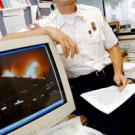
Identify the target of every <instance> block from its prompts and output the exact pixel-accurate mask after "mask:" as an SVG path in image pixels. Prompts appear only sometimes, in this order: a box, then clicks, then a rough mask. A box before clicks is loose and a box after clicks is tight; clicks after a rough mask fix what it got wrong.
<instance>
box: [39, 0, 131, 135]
mask: <svg viewBox="0 0 135 135" xmlns="http://www.w3.org/2000/svg"><path fill="white" fill-rule="evenodd" d="M55 2H56V4H57V7H58V9H56V10H55V11H54V12H52V13H51V14H50V16H49V17H47V18H46V19H43V20H40V21H39V22H37V24H38V25H39V26H41V27H44V26H52V27H55V28H57V29H59V30H60V31H62V32H64V33H66V34H67V35H68V36H69V37H70V38H71V39H72V40H73V41H75V42H76V44H77V47H78V55H75V56H74V57H69V56H68V55H69V54H70V48H69V51H67V52H66V55H62V51H61V49H60V47H58V52H59V54H60V55H61V58H62V61H63V64H64V66H65V70H66V72H67V76H68V78H69V82H70V85H71V88H72V92H73V96H74V99H75V103H76V107H77V109H79V111H80V112H81V113H82V114H85V115H87V116H88V117H89V118H90V123H91V124H90V126H92V124H93V125H96V128H97V129H98V130H100V131H102V132H103V133H105V134H108V135H124V134H126V133H125V132H126V131H127V130H128V127H127V121H128V120H129V116H127V114H129V115H130V114H131V108H132V107H131V108H130V109H129V111H124V109H125V108H126V107H127V104H128V105H129V106H130V104H131V103H129V102H128V103H125V106H124V105H123V107H121V108H119V109H118V110H117V111H115V112H114V113H112V114H111V115H105V114H103V113H102V112H100V111H98V110H97V109H95V108H94V107H92V106H91V105H90V104H89V103H87V102H86V101H85V100H84V99H82V98H81V97H80V94H81V93H83V92H86V91H90V90H94V89H98V88H102V87H107V86H110V85H113V84H117V85H122V86H123V87H125V86H126V84H127V79H126V78H125V77H124V75H123V61H122V57H121V53H120V48H119V46H118V45H117V43H118V40H117V38H116V37H115V35H114V33H113V32H112V30H111V28H110V27H109V26H108V24H107V22H106V21H105V20H104V18H103V16H102V13H101V12H100V10H99V9H97V8H95V7H91V6H86V5H76V1H75V0H55ZM63 42H65V41H63ZM65 43H66V42H65ZM111 63H112V64H113V66H112V64H111ZM130 120H131V119H130Z"/></svg>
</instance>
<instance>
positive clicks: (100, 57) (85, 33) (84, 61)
mask: <svg viewBox="0 0 135 135" xmlns="http://www.w3.org/2000/svg"><path fill="white" fill-rule="evenodd" d="M38 23H39V25H40V26H42V27H43V26H53V27H56V28H58V29H60V30H61V31H63V32H65V33H66V34H67V35H68V36H69V37H71V38H72V39H73V40H74V41H75V42H76V43H77V45H78V49H79V53H78V55H76V56H75V57H73V58H71V57H68V58H64V56H63V55H61V56H62V61H63V64H64V66H65V70H66V72H67V75H68V77H69V78H75V77H78V76H80V75H86V74H89V73H92V72H94V71H96V70H98V71H100V70H102V69H103V68H104V67H105V66H106V65H108V64H110V63H111V60H110V58H109V54H108V53H107V51H106V49H109V48H112V47H113V46H114V45H116V44H117V42H118V40H117V38H116V37H115V35H114V33H113V32H112V30H111V28H110V27H109V25H108V24H107V22H106V21H105V20H104V18H103V16H102V13H101V12H100V10H99V9H97V8H95V7H92V6H86V5H77V12H75V13H73V14H70V15H62V14H61V13H60V12H59V11H58V10H55V11H54V12H53V13H51V14H50V15H49V17H47V18H46V19H43V20H40V21H39V22H38ZM93 25H94V26H93ZM94 27H95V28H94ZM94 29H95V30H94ZM57 48H58V51H59V53H61V51H60V49H59V47H57Z"/></svg>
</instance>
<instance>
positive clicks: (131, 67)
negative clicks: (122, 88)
mask: <svg viewBox="0 0 135 135" xmlns="http://www.w3.org/2000/svg"><path fill="white" fill-rule="evenodd" d="M123 68H124V74H125V76H126V77H127V78H131V79H135V62H134V63H133V62H132V63H131V62H124V64H123Z"/></svg>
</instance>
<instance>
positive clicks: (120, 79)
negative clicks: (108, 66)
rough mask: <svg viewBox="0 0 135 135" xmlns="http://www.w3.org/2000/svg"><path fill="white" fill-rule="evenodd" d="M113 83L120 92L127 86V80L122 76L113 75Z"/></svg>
mask: <svg viewBox="0 0 135 135" xmlns="http://www.w3.org/2000/svg"><path fill="white" fill-rule="evenodd" d="M114 82H115V83H116V84H117V85H118V86H120V91H122V90H123V89H124V88H125V87H126V85H127V84H128V79H127V78H126V77H125V76H124V75H122V74H115V75H114Z"/></svg>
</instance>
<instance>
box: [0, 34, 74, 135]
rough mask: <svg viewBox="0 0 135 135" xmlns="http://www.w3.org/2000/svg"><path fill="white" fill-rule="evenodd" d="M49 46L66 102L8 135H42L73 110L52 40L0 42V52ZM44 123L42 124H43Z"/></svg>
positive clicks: (62, 69) (64, 76)
mask: <svg viewBox="0 0 135 135" xmlns="http://www.w3.org/2000/svg"><path fill="white" fill-rule="evenodd" d="M45 43H47V44H49V48H50V50H51V52H52V56H53V58H54V61H55V64H56V67H57V70H58V73H59V77H60V79H61V82H62V85H63V88H64V92H65V96H66V99H67V102H66V103H65V104H64V105H62V106H60V107H59V108H57V109H55V110H53V111H52V112H49V113H48V114H46V115H44V116H42V117H40V118H38V119H36V120H34V121H32V122H31V123H28V124H26V125H24V126H22V127H21V128H18V129H17V130H14V131H13V132H11V133H9V134H10V135H18V134H19V135H24V134H25V135H27V134H32V135H36V134H39V133H40V134H44V130H45V129H47V128H49V127H51V126H53V125H55V124H56V123H58V122H60V121H61V120H63V119H64V118H65V117H67V116H68V115H69V114H70V113H71V112H73V111H74V110H75V105H74V101H73V97H72V93H71V89H70V86H69V83H68V80H67V76H66V73H65V70H64V67H63V65H62V62H61V60H60V56H59V55H58V53H57V51H56V46H55V45H54V43H53V42H52V40H51V39H50V38H49V37H48V36H37V37H27V38H20V39H13V40H6V41H0V52H3V51H8V50H12V49H19V48H23V47H28V46H33V45H38V44H45ZM43 123H44V124H43Z"/></svg>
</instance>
